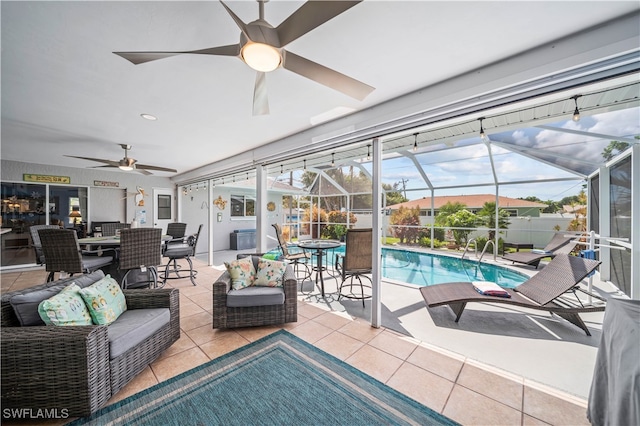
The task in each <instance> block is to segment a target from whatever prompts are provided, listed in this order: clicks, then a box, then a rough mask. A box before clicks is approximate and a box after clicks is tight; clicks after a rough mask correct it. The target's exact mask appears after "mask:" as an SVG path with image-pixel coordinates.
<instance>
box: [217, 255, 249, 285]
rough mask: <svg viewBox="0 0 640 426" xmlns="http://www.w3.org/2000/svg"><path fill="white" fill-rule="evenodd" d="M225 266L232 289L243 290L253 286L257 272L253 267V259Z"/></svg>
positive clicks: (239, 260)
mask: <svg viewBox="0 0 640 426" xmlns="http://www.w3.org/2000/svg"><path fill="white" fill-rule="evenodd" d="M224 266H226V267H227V271H228V272H229V276H230V277H231V287H232V288H233V289H234V290H241V289H243V288H245V287H250V286H252V285H253V280H254V277H255V274H256V270H255V268H254V267H253V260H251V257H245V258H244V259H238V260H234V261H233V262H224Z"/></svg>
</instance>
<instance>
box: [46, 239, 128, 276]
mask: <svg viewBox="0 0 640 426" xmlns="http://www.w3.org/2000/svg"><path fill="white" fill-rule="evenodd" d="M38 235H39V237H40V242H41V244H42V254H43V255H44V259H45V269H46V270H47V272H49V275H48V276H47V282H49V281H53V276H54V274H55V273H56V272H65V273H68V274H70V275H73V274H82V273H90V272H93V271H96V270H98V269H103V268H106V267H108V266H110V265H111V264H113V262H114V259H115V258H116V256H115V250H113V249H103V250H102V253H101V256H90V254H95V253H96V252H92V251H87V250H81V249H80V245H79V244H78V235H77V234H76V231H75V230H73V229H60V228H58V229H40V230H39V231H38Z"/></svg>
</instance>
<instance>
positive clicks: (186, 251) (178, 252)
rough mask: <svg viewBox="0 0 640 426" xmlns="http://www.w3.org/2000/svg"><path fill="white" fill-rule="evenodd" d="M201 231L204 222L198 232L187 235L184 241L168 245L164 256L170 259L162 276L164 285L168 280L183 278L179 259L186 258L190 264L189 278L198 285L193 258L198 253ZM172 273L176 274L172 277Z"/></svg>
mask: <svg viewBox="0 0 640 426" xmlns="http://www.w3.org/2000/svg"><path fill="white" fill-rule="evenodd" d="M200 231H202V224H201V225H200V226H199V227H198V232H196V233H195V234H191V235H189V236H187V237H185V238H184V242H182V243H172V244H170V245H168V246H167V247H166V249H165V250H164V253H163V254H162V256H163V257H166V258H168V259H169V261H168V262H167V264H166V265H165V269H164V274H163V276H162V285H164V284H165V283H166V282H167V280H173V279H178V278H183V277H181V276H180V269H181V267H180V265H178V260H180V259H185V260H186V261H187V263H188V264H189V279H190V280H191V283H192V284H193V285H196V282H195V277H196V275H197V274H198V271H196V270H195V269H193V262H192V261H191V258H192V257H193V256H195V255H196V247H197V245H198V238H200ZM172 273H173V274H175V275H176V276H175V277H172V276H171V274H172Z"/></svg>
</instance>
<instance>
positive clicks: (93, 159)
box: [65, 155, 118, 167]
mask: <svg viewBox="0 0 640 426" xmlns="http://www.w3.org/2000/svg"><path fill="white" fill-rule="evenodd" d="M65 157H69V158H78V159H80V160H89V161H97V162H98V163H104V164H107V166H106V167H118V162H117V161H111V160H105V159H103V158H92V157H77V156H75V155H65ZM100 167H105V166H100Z"/></svg>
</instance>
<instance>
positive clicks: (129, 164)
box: [118, 158, 135, 172]
mask: <svg viewBox="0 0 640 426" xmlns="http://www.w3.org/2000/svg"><path fill="white" fill-rule="evenodd" d="M118 168H119V169H120V170H124V171H125V172H130V171H131V170H133V169H134V168H135V160H133V159H131V158H123V159H122V160H120V163H119V164H118Z"/></svg>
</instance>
